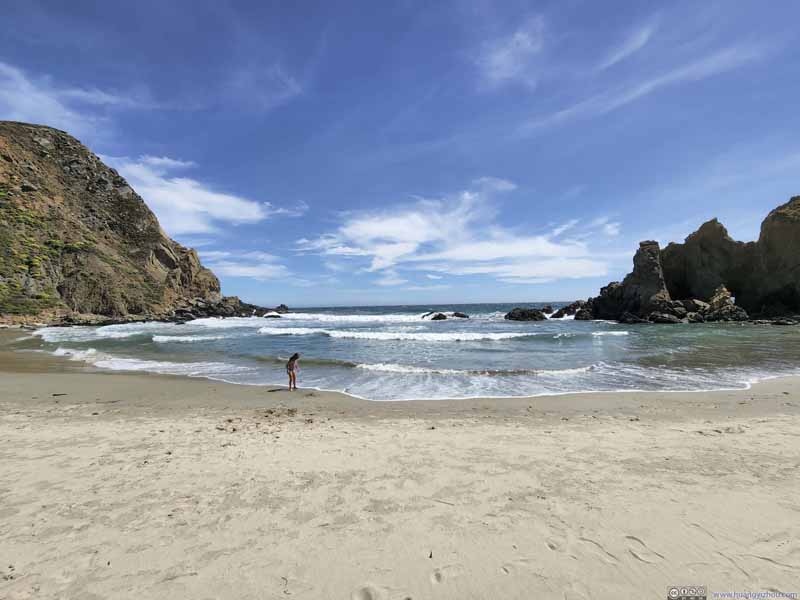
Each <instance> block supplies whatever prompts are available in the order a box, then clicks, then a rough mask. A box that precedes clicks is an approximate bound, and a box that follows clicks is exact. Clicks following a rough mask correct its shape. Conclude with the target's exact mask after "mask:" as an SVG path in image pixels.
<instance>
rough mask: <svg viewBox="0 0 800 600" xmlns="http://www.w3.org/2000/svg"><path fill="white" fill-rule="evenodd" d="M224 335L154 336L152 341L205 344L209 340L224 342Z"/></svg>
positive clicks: (158, 342)
mask: <svg viewBox="0 0 800 600" xmlns="http://www.w3.org/2000/svg"><path fill="white" fill-rule="evenodd" d="M225 337H226V336H224V335H154V336H153V341H154V342H155V343H157V344H167V343H169V342H206V341H210V340H224V339H225Z"/></svg>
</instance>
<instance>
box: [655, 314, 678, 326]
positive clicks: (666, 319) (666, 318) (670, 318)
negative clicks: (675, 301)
mask: <svg viewBox="0 0 800 600" xmlns="http://www.w3.org/2000/svg"><path fill="white" fill-rule="evenodd" d="M650 321H651V322H652V323H667V324H675V323H680V322H681V320H680V319H679V318H678V317H676V316H675V315H669V314H667V313H659V312H654V313H650Z"/></svg>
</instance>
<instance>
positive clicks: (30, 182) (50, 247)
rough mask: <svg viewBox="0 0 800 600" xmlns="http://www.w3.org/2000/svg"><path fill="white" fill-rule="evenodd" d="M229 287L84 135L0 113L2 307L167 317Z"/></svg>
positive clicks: (215, 297) (5, 310) (215, 298)
mask: <svg viewBox="0 0 800 600" xmlns="http://www.w3.org/2000/svg"><path fill="white" fill-rule="evenodd" d="M219 291H220V286H219V281H218V280H217V278H216V277H215V276H214V274H213V273H212V272H211V271H209V270H208V269H206V268H204V267H203V266H202V265H201V264H200V261H199V259H198V257H197V254H196V252H195V251H194V250H191V249H188V248H184V247H183V246H181V245H180V244H178V243H176V242H174V241H173V240H171V239H170V238H168V237H167V236H166V234H165V233H164V232H163V231H162V230H161V227H160V226H159V224H158V220H157V219H156V217H155V215H154V214H153V213H152V212H151V211H150V209H149V208H148V207H147V205H146V204H145V203H144V201H143V200H142V198H141V197H139V195H138V194H136V192H135V191H134V190H133V189H131V187H130V186H129V185H128V184H127V182H126V181H125V180H124V179H123V178H122V177H120V175H119V174H118V173H117V172H116V171H115V170H114V169H111V168H109V167H107V166H106V165H104V164H103V163H102V161H101V160H100V159H99V158H98V157H97V156H95V155H94V154H93V153H92V152H91V151H89V149H88V148H86V147H85V146H83V145H82V144H81V143H80V142H79V141H78V140H76V139H75V138H73V137H71V136H70V135H68V134H66V133H64V132H62V131H58V130H56V129H52V128H50V127H44V126H38V125H28V124H24V123H14V122H8V121H0V314H12V315H20V314H38V313H41V312H42V311H50V312H58V311H75V312H78V313H88V314H97V315H105V316H109V317H124V316H128V315H142V316H155V317H158V316H167V315H169V314H171V313H172V312H173V311H174V310H175V309H176V308H178V307H180V306H184V305H186V304H187V303H188V302H190V301H191V300H192V299H195V298H201V299H204V300H206V301H212V302H216V301H218V300H219V298H220V296H219Z"/></svg>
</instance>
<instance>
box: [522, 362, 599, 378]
mask: <svg viewBox="0 0 800 600" xmlns="http://www.w3.org/2000/svg"><path fill="white" fill-rule="evenodd" d="M596 368H597V365H589V366H588V367H575V368H573V369H539V370H538V371H536V374H537V375H548V376H551V377H571V376H573V375H577V374H579V373H588V372H589V371H594V370H595V369H596Z"/></svg>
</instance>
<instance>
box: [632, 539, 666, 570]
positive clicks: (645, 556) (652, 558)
mask: <svg viewBox="0 0 800 600" xmlns="http://www.w3.org/2000/svg"><path fill="white" fill-rule="evenodd" d="M625 540H627V543H628V552H630V554H631V556H633V558H635V559H636V560H638V561H640V562H643V563H647V564H650V565H652V564H655V563H657V562H659V561H661V560H663V558H664V555H663V554H659V553H658V552H656V551H655V550H651V549H650V548H648V547H647V544H645V543H644V542H643V541H642V540H640V539H639V538H637V537H636V536H633V535H626V536H625Z"/></svg>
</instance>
